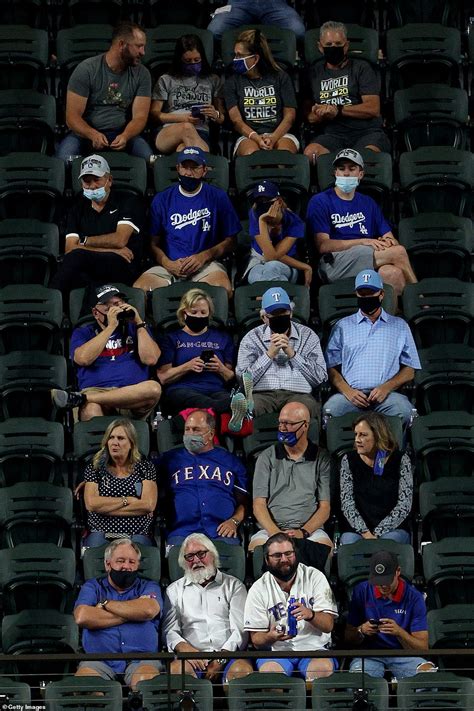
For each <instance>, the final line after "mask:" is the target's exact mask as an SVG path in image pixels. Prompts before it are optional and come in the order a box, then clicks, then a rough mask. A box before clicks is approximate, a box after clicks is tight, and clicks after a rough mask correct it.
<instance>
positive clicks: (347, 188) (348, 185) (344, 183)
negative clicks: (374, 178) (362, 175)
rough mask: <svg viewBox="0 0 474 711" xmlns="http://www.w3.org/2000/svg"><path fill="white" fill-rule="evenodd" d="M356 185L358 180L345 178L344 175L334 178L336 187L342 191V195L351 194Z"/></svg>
mask: <svg viewBox="0 0 474 711" xmlns="http://www.w3.org/2000/svg"><path fill="white" fill-rule="evenodd" d="M358 185H359V178H353V177H351V176H350V175H349V176H347V177H346V176H345V175H337V176H336V186H337V187H338V188H339V190H342V192H343V193H346V194H347V193H351V192H352V191H353V190H355V189H356V188H357V186H358Z"/></svg>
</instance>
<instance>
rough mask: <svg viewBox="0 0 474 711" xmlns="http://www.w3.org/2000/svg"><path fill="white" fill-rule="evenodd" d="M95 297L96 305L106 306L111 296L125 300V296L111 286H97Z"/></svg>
mask: <svg viewBox="0 0 474 711" xmlns="http://www.w3.org/2000/svg"><path fill="white" fill-rule="evenodd" d="M95 295H96V298H97V301H96V302H95V303H96V304H106V303H107V301H108V300H109V299H111V298H112V297H113V296H120V297H121V298H122V299H125V298H126V295H125V294H124V293H123V292H122V291H120V289H117V287H116V286H112V284H104V285H103V286H98V287H97V289H96V290H95Z"/></svg>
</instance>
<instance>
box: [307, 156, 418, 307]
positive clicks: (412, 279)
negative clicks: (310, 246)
mask: <svg viewBox="0 0 474 711" xmlns="http://www.w3.org/2000/svg"><path fill="white" fill-rule="evenodd" d="M333 165H334V176H335V185H334V187H333V188H328V189H327V190H324V191H323V192H322V193H318V195H314V196H313V197H312V198H311V200H310V201H309V203H308V209H307V221H308V227H309V229H310V231H311V232H312V234H313V236H314V241H315V246H316V250H317V252H318V253H319V255H320V257H321V259H320V262H319V275H320V276H321V278H322V279H323V280H324V281H325V282H329V283H332V282H335V281H338V279H343V278H345V277H353V276H356V274H358V273H359V272H360V271H361V269H376V270H377V271H378V272H380V276H381V277H382V280H383V281H384V282H385V283H386V284H390V286H392V287H393V289H394V291H395V293H396V294H397V296H399V295H400V294H401V293H402V292H403V289H404V288H405V285H406V284H415V283H416V281H417V278H416V276H415V273H414V271H413V269H412V267H411V264H410V260H409V258H408V255H407V253H406V250H405V247H403V246H402V245H401V244H399V243H398V241H397V240H396V239H395V237H394V236H393V234H392V232H391V228H390V225H389V224H388V222H387V221H386V220H385V218H384V216H383V214H382V211H381V209H380V207H379V206H378V205H377V203H376V202H375V201H374V200H372V198H371V197H369V196H368V195H364V194H362V193H359V192H358V191H357V188H358V186H359V183H360V181H361V180H362V179H363V177H364V160H363V158H362V156H361V155H360V153H359V152H358V151H355V150H353V149H352V148H345V149H344V150H342V151H339V153H338V154H337V156H336V157H335V159H334V161H333Z"/></svg>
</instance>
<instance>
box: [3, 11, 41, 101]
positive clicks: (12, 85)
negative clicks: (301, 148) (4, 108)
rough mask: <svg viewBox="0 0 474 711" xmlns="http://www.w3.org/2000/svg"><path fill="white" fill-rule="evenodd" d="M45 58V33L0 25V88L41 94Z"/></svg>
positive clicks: (16, 26) (27, 28)
mask: <svg viewBox="0 0 474 711" xmlns="http://www.w3.org/2000/svg"><path fill="white" fill-rule="evenodd" d="M2 5H4V3H2ZM48 59H49V49H48V33H47V31H46V30H38V29H33V28H31V27H27V26H26V25H0V89H36V90H39V91H43V90H44V89H45V81H46V80H45V72H46V66H47V64H48Z"/></svg>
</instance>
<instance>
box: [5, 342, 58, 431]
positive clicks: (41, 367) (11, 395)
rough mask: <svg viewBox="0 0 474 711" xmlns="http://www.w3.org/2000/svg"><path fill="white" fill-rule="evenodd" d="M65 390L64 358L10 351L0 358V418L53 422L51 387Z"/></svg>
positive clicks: (54, 407) (53, 408) (55, 412)
mask: <svg viewBox="0 0 474 711" xmlns="http://www.w3.org/2000/svg"><path fill="white" fill-rule="evenodd" d="M66 387H67V363H66V359H65V358H64V356H60V355H51V354H50V353H45V352H44V351H13V352H11V353H8V354H7V355H2V356H0V395H1V416H2V419H4V420H7V419H8V418H10V417H43V418H45V419H56V415H57V408H56V406H55V405H54V403H53V402H52V400H51V388H60V389H62V390H64V389H65V388H66Z"/></svg>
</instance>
